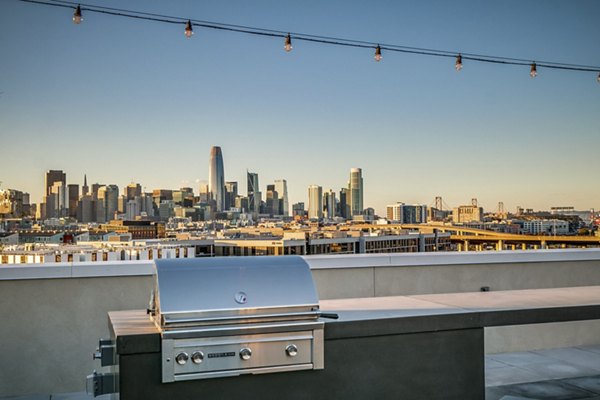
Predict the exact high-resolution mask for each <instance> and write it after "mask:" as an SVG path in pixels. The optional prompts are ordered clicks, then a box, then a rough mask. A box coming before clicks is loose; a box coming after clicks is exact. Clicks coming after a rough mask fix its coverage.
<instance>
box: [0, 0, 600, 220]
mask: <svg viewBox="0 0 600 400" xmlns="http://www.w3.org/2000/svg"><path fill="white" fill-rule="evenodd" d="M90 4H94V5H102V6H106V7H116V8H124V9H129V10H135V11H143V12H150V13H158V14H165V15H172V16H181V17H184V18H192V19H198V20H205V21H215V22H222V23H229V24H239V25H246V26H254V27H260V28H267V29H275V30H281V31H286V32H299V33H306V34H315V35H324V36H332V37H341V38H348V39H357V40H363V41H368V42H373V43H387V44H396V45H404V46H413V47H425V48H432V49H440V50H449V51H453V52H454V51H455V52H456V53H458V52H462V53H478V54H487V55H495V56H504V57H515V58H523V59H527V60H532V61H535V60H544V61H554V62H563V63H571V64H582V65H595V66H600V41H598V38H600V24H599V23H598V21H599V20H600V2H599V1H595V0H578V1H569V2H567V1H560V0H543V1H542V0H518V1H512V0H508V1H502V2H487V1H484V2H482V1H478V0H473V1H452V2H449V1H443V0H440V1H378V0H375V1H369V2H362V1H361V2H359V1H318V0H306V1H285V0H277V1H275V0H274V1H252V2H249V1H244V0H239V1H222V0H204V1H202V2H198V1H192V0H189V1H183V0H176V1H168V2H167V1H154V0H128V1H117V0H93V2H91V3H90ZM71 17H72V10H70V9H65V8H59V7H49V6H44V5H34V4H28V3H23V2H20V1H17V0H2V1H1V2H0V181H1V182H2V184H1V188H3V189H7V188H11V189H17V190H22V191H26V192H29V193H30V194H31V201H32V202H39V201H40V200H41V197H42V195H43V191H44V173H45V171H47V170H49V169H60V170H63V171H65V172H66V174H67V182H68V183H79V184H80V185H81V184H82V183H83V176H84V174H87V178H88V184H90V185H91V184H92V183H95V182H99V183H104V184H117V185H119V187H121V188H123V187H124V186H125V185H127V184H129V183H131V182H137V183H140V184H141V185H142V186H143V187H145V188H146V190H147V191H151V190H152V189H155V188H170V189H177V188H179V187H183V186H191V187H193V188H194V190H195V191H196V192H197V191H198V187H199V184H200V183H201V182H203V181H204V182H205V181H207V180H208V159H209V151H210V147H211V146H221V148H222V151H223V159H224V165H225V179H226V180H227V181H238V182H239V191H240V193H241V194H245V193H246V175H245V174H246V170H249V171H251V172H257V173H258V174H259V181H260V186H261V189H262V191H263V192H265V191H266V185H267V184H270V183H273V182H274V180H276V179H286V180H287V182H288V190H289V197H290V205H291V204H292V203H295V202H299V201H303V202H305V203H307V202H308V186H309V185H311V184H317V185H320V186H322V187H323V189H324V191H327V190H329V189H333V190H334V191H336V192H339V190H340V188H342V187H345V186H346V185H347V181H348V179H349V175H350V168H353V167H359V168H362V171H363V178H364V190H365V194H364V205H365V207H373V208H375V210H376V212H377V213H379V214H380V215H384V214H385V206H386V205H387V204H393V203H396V202H405V203H419V204H426V205H433V202H434V198H435V196H442V198H443V201H444V203H445V204H446V205H447V206H448V207H455V206H458V205H460V204H470V203H471V199H472V198H477V199H478V200H479V204H480V205H481V206H483V207H484V209H485V210H486V211H493V210H495V209H497V207H498V202H500V201H502V202H503V203H504V206H505V209H507V210H509V211H515V208H516V207H517V206H521V207H524V208H534V209H538V210H548V209H549V208H550V207H552V206H574V207H575V208H577V209H582V210H584V209H589V208H595V209H596V210H598V209H600V185H599V184H598V171H600V157H598V151H599V150H600V84H599V83H598V82H597V80H596V77H597V76H598V74H597V73H593V72H569V71H560V70H551V69H542V68H538V76H537V77H536V78H535V79H532V78H531V77H530V76H529V68H528V67H527V66H507V65H496V64H487V63H477V62H474V61H467V60H465V61H464V62H463V64H464V68H463V69H462V70H461V71H460V72H457V71H456V70H455V69H454V59H452V58H438V57H427V56H417V55H410V54H402V53H391V52H385V51H384V52H383V60H382V61H381V62H379V63H378V62H375V61H374V59H373V50H372V49H358V48H347V47H338V46H329V45H324V44H316V43H309V42H302V41H294V42H293V50H292V51H291V52H289V53H286V52H285V51H284V50H283V40H282V39H281V38H270V37H257V36H252V35H246V34H240V33H232V32H225V31H219V30H211V29H206V28H205V29H203V28H201V27H195V29H194V33H195V34H194V36H193V37H192V38H191V39H187V38H185V37H184V35H183V28H184V27H183V25H172V24H164V23H158V22H150V21H141V20H139V21H138V20H132V19H128V18H122V17H116V16H109V15H102V14H97V13H87V14H86V12H85V9H84V15H83V17H84V21H83V22H82V23H81V24H80V25H75V24H73V23H72V22H71Z"/></svg>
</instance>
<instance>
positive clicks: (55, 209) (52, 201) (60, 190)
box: [46, 181, 69, 218]
mask: <svg viewBox="0 0 600 400" xmlns="http://www.w3.org/2000/svg"><path fill="white" fill-rule="evenodd" d="M68 213H69V188H68V186H67V185H66V184H65V183H63V182H62V181H55V182H54V183H53V184H52V187H51V188H50V194H49V195H48V196H47V198H46V218H65V217H67V216H68Z"/></svg>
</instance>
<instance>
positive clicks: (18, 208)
mask: <svg viewBox="0 0 600 400" xmlns="http://www.w3.org/2000/svg"><path fill="white" fill-rule="evenodd" d="M24 195H27V196H29V195H28V194H27V193H25V194H24V193H23V192H21V191H19V190H14V189H7V190H2V189H0V217H2V218H20V217H22V216H23V202H24V201H23V198H24V197H25V196H24ZM28 202H29V201H28Z"/></svg>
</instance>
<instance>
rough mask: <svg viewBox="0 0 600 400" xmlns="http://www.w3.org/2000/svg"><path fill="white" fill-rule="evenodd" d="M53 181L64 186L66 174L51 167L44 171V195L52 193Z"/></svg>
mask: <svg viewBox="0 0 600 400" xmlns="http://www.w3.org/2000/svg"><path fill="white" fill-rule="evenodd" d="M54 182H62V184H63V186H64V187H65V188H66V186H67V174H65V173H64V172H62V171H61V170H53V169H51V170H49V171H48V172H46V190H45V192H46V196H50V195H51V194H52V185H54Z"/></svg>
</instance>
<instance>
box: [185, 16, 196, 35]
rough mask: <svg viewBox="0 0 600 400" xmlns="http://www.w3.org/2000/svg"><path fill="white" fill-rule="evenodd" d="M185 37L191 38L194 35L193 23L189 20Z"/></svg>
mask: <svg viewBox="0 0 600 400" xmlns="http://www.w3.org/2000/svg"><path fill="white" fill-rule="evenodd" d="M184 33H185V37H186V38H191V37H192V35H193V34H194V30H193V29H192V21H190V20H188V22H187V24H185V32H184Z"/></svg>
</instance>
